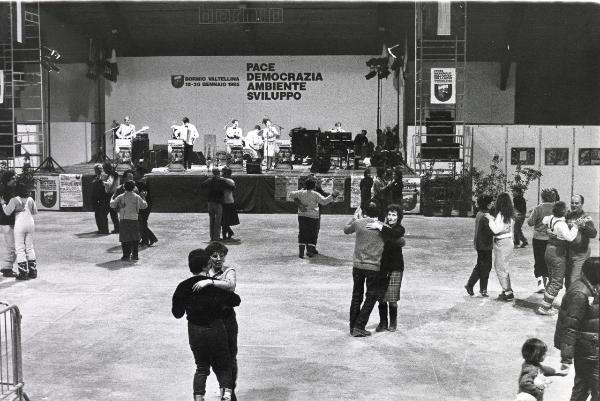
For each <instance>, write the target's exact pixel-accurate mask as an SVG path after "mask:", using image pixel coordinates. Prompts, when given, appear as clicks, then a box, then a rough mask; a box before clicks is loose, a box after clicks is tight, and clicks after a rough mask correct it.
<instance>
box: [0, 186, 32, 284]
mask: <svg viewBox="0 0 600 401" xmlns="http://www.w3.org/2000/svg"><path fill="white" fill-rule="evenodd" d="M15 192H16V194H17V196H15V197H14V198H12V199H11V200H10V201H9V202H8V204H6V202H5V201H4V199H2V200H1V203H2V208H3V210H4V213H5V214H7V215H9V214H11V213H13V212H15V250H16V253H17V264H18V265H19V274H18V275H17V280H27V279H29V278H32V279H33V278H37V264H36V256H35V251H34V249H33V233H34V231H35V223H34V221H33V215H34V214H37V207H36V206H35V201H34V200H33V198H32V197H31V196H29V190H28V188H27V187H26V186H25V185H23V184H18V185H17V188H16V191H15Z"/></svg>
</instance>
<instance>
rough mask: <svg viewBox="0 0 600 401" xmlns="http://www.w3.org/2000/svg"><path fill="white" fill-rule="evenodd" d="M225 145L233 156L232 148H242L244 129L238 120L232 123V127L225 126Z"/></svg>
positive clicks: (228, 152)
mask: <svg viewBox="0 0 600 401" xmlns="http://www.w3.org/2000/svg"><path fill="white" fill-rule="evenodd" d="M225 144H226V145H227V154H228V155H230V154H231V147H232V146H242V129H241V128H240V127H239V121H238V120H236V119H234V120H232V121H231V125H229V124H228V125H226V126H225Z"/></svg>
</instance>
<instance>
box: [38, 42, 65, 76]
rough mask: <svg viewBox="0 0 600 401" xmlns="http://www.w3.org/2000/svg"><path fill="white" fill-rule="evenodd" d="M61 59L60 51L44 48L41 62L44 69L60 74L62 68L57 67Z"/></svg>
mask: <svg viewBox="0 0 600 401" xmlns="http://www.w3.org/2000/svg"><path fill="white" fill-rule="evenodd" d="M60 58H61V55H60V53H59V52H58V51H56V50H54V49H50V48H49V47H46V46H42V59H41V60H40V62H41V64H42V67H44V68H45V69H47V70H48V71H56V72H59V71H60V68H58V67H57V66H56V63H57V62H58V60H59V59H60Z"/></svg>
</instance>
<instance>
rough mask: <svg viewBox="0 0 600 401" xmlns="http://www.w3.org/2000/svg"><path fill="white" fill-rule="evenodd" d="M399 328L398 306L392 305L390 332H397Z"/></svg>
mask: <svg viewBox="0 0 600 401" xmlns="http://www.w3.org/2000/svg"><path fill="white" fill-rule="evenodd" d="M397 326H398V304H395V305H392V304H390V326H389V327H388V330H389V331H396V328H397Z"/></svg>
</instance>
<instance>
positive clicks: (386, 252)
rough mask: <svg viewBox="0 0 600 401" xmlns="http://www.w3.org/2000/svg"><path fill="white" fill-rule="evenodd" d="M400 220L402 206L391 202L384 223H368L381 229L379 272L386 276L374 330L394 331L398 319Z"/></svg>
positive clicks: (401, 260)
mask: <svg viewBox="0 0 600 401" xmlns="http://www.w3.org/2000/svg"><path fill="white" fill-rule="evenodd" d="M401 221H402V206H400V205H397V204H394V203H392V204H391V205H389V206H388V207H387V216H386V219H385V222H384V223H381V222H376V223H370V224H372V226H371V227H369V226H367V228H371V229H377V230H380V231H381V235H382V237H383V240H384V245H383V253H382V255H381V267H380V272H381V274H382V275H385V276H386V277H387V278H386V280H385V282H386V283H387V285H384V287H383V291H382V294H381V296H380V298H379V306H378V308H379V325H378V326H377V328H376V329H375V331H378V332H380V331H385V330H389V331H396V327H397V321H398V319H397V318H398V300H399V299H400V287H401V285H402V275H403V273H404V256H403V255H402V247H403V246H404V227H402V224H400V223H401ZM388 303H389V314H390V319H389V326H388Z"/></svg>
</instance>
